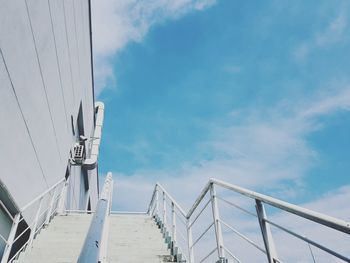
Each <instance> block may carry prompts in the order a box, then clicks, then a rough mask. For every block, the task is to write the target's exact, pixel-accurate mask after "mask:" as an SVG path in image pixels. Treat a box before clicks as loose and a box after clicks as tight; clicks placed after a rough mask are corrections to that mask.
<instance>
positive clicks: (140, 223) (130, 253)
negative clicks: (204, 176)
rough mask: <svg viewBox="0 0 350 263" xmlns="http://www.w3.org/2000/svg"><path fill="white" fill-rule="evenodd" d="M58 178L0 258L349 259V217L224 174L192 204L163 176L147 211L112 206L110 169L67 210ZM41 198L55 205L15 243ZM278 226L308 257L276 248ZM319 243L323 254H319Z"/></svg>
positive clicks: (68, 261) (105, 262)
mask: <svg viewBox="0 0 350 263" xmlns="http://www.w3.org/2000/svg"><path fill="white" fill-rule="evenodd" d="M60 186H62V182H59V183H58V184H56V185H55V186H54V187H53V188H52V189H50V190H49V191H46V192H45V193H44V194H43V195H41V196H39V197H38V198H36V199H35V200H34V201H33V202H31V203H30V204H29V205H28V206H26V207H25V209H22V211H23V212H21V213H20V214H19V215H17V216H16V217H15V218H14V224H13V228H14V229H13V230H12V231H11V232H12V233H13V234H12V235H10V237H9V239H8V240H6V242H7V249H8V250H7V251H5V253H4V256H7V258H5V257H4V256H3V258H2V261H1V262H2V263H4V262H16V263H17V262H18V263H34V262H35V263H41V262H46V263H98V262H99V263H119V262H120V263H121V262H123V263H124V262H126V263H143V262H145V263H156V262H188V263H197V262H198V263H201V262H215V263H227V262H230V263H231V262H269V263H278V262H279V263H280V262H291V263H292V262H293V263H294V262H314V263H316V262H317V263H321V262H350V258H349V250H345V252H344V251H336V250H338V248H339V244H341V243H342V242H344V240H345V239H346V240H347V241H345V242H349V234H350V223H349V222H346V221H343V220H340V219H336V218H333V217H330V216H327V215H324V214H321V213H317V212H314V211H311V210H308V209H305V208H302V207H299V206H296V205H293V204H290V203H287V202H284V201H281V200H279V199H275V198H272V197H270V196H266V195H263V194H260V193H256V192H253V191H250V190H247V189H244V188H241V187H238V186H235V185H232V184H228V183H226V182H222V181H219V180H215V179H211V180H210V181H209V182H208V183H207V185H206V186H205V187H204V189H203V190H202V192H201V193H200V195H199V196H198V198H197V199H196V201H195V202H194V204H193V205H192V207H191V208H190V209H189V210H188V211H187V212H186V211H185V210H184V209H183V208H181V206H180V205H179V204H178V203H177V202H176V201H175V199H174V198H173V197H172V196H171V195H170V194H169V193H168V192H167V191H166V190H165V189H164V188H163V187H162V186H161V185H160V184H156V186H155V189H154V192H153V195H152V198H151V202H150V204H149V207H148V210H147V211H146V212H144V213H132V212H128V213H127V212H113V211H111V200H112V191H113V180H112V175H111V173H109V174H108V176H107V179H106V181H105V185H104V188H103V191H102V194H101V198H100V199H99V201H98V204H97V208H96V210H95V211H94V212H91V211H69V210H64V209H63V211H62V209H60V205H59V204H60V203H62V200H61V199H62V198H63V197H62V196H63V194H64V187H63V188H61V187H60ZM50 193H51V194H50ZM52 193H54V194H52ZM48 197H50V198H48ZM238 197H240V198H243V200H244V202H241V201H240V199H237V198H238ZM43 200H46V202H48V203H49V204H50V205H49V206H48V208H47V209H46V210H44V211H41V205H39V206H38V211H36V212H35V213H34V215H36V216H34V221H33V222H32V223H30V224H28V225H29V226H28V227H27V228H26V229H25V230H24V233H25V231H27V232H28V231H29V230H30V235H29V238H28V240H27V241H26V242H25V244H24V245H23V246H22V247H21V248H20V249H19V250H17V251H11V247H12V245H13V244H14V243H15V242H17V240H19V237H20V236H21V235H23V234H22V233H21V232H18V231H17V226H18V221H23V220H24V218H25V217H23V214H22V213H24V211H25V210H26V209H27V208H28V207H30V206H31V205H32V204H35V203H37V202H39V203H42V202H44V201H43ZM50 200H51V201H50ZM223 205H225V207H224V209H223ZM252 207H253V209H251V208H252ZM235 211H236V212H237V211H238V212H240V213H243V214H245V215H246V216H247V217H249V218H247V219H245V221H244V222H245V223H246V224H249V225H252V224H253V225H254V224H255V225H256V227H257V228H256V231H255V232H254V233H253V234H254V235H253V236H252V235H251V233H248V234H246V233H244V231H241V230H240V229H238V222H237V221H235V220H236V219H237V217H235V219H234V220H233V219H232V217H230V216H231V215H233V214H234V213H235ZM276 211H277V213H278V212H283V213H286V214H288V215H292V216H294V217H295V218H297V219H302V220H305V221H306V222H308V223H312V224H315V225H316V226H318V227H321V228H320V231H324V229H327V231H328V230H330V231H333V232H334V233H335V235H336V234H339V233H340V234H341V235H343V236H342V237H341V238H340V239H339V243H333V244H327V245H325V244H323V243H322V242H320V241H319V240H317V239H312V238H311V237H307V236H305V235H304V234H303V233H299V231H298V230H299V229H294V228H293V227H290V226H288V225H283V224H282V223H281V222H279V221H275V217H274V215H275V214H276ZM227 215H230V216H229V217H227ZM203 219H205V220H206V221H205V220H204V221H203ZM28 229H29V230H28ZM243 230H244V229H243ZM276 231H280V232H283V233H284V234H285V235H289V236H290V237H291V238H293V239H296V240H299V241H301V242H302V243H303V244H305V247H306V248H308V251H309V254H308V257H307V258H298V260H290V259H289V260H287V261H285V259H284V255H283V253H278V252H280V251H281V250H279V249H280V248H281V247H282V245H283V244H282V243H281V242H275V241H276V239H275V238H276ZM327 233H328V234H329V233H331V232H327ZM233 236H235V237H237V238H239V241H237V242H239V243H237V242H236V243H232V242H230V239H231V238H232V237H233ZM282 242H284V240H282ZM241 243H245V244H247V245H248V246H249V247H250V248H251V249H252V250H251V251H250V250H249V252H248V255H250V254H254V253H257V255H258V257H257V258H255V259H252V258H249V257H248V259H247V258H244V260H243V259H242V258H243V257H241V254H242V253H241V252H242V251H240V249H238V248H239V245H240V244H241ZM210 244H212V245H210ZM334 247H335V248H337V249H334ZM9 249H10V250H9ZM290 249H292V250H293V249H296V247H290ZM315 251H317V252H319V251H321V252H322V253H323V254H321V256H318V254H317V253H316V254H315V253H314V252H315ZM299 259H300V260H299Z"/></svg>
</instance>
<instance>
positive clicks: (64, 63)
mask: <svg viewBox="0 0 350 263" xmlns="http://www.w3.org/2000/svg"><path fill="white" fill-rule="evenodd" d="M93 101H94V100H93V88H92V74H91V49H90V24H89V2H88V0H11V1H9V0H0V107H1V110H0V167H1V170H0V179H1V182H2V184H4V186H5V188H7V190H8V192H9V193H10V195H11V196H12V198H13V200H14V202H15V205H16V206H17V207H18V208H21V207H23V206H24V205H25V204H27V203H28V202H29V201H31V200H32V199H34V198H35V197H36V196H38V195H39V194H41V193H42V192H43V191H44V190H46V189H48V188H49V187H50V186H52V185H54V184H55V183H56V182H57V181H59V180H60V179H62V178H63V177H64V176H65V174H66V170H67V165H68V159H69V152H70V149H71V147H72V145H73V144H74V142H75V141H76V139H77V137H78V136H77V130H78V127H77V118H78V112H79V107H80V105H81V109H82V115H83V128H84V133H85V136H87V137H89V136H90V135H91V134H92V133H93V127H94V105H93ZM72 119H73V122H72ZM72 126H74V129H75V131H76V134H73V131H72V128H73V127H72ZM89 174H90V173H89ZM92 174H94V176H93V177H94V178H92V179H91V180H90V190H86V189H85V187H84V183H83V180H84V176H83V173H82V171H81V168H80V167H72V168H71V169H70V176H69V180H70V182H71V186H70V190H69V194H68V195H69V200H68V201H67V204H68V203H69V204H70V208H72V209H85V207H86V206H87V204H86V202H87V200H88V198H89V195H90V192H91V193H92V194H91V198H92V199H93V200H92V203H96V198H97V178H96V177H97V172H96V171H93V172H92Z"/></svg>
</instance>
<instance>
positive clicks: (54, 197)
mask: <svg viewBox="0 0 350 263" xmlns="http://www.w3.org/2000/svg"><path fill="white" fill-rule="evenodd" d="M65 182H66V180H65V178H63V179H61V180H59V181H58V182H57V183H56V184H54V185H53V186H51V187H50V188H49V189H47V190H46V191H45V192H43V193H42V194H40V195H39V196H37V197H36V198H34V199H33V200H32V201H30V202H29V203H28V204H26V205H25V206H23V207H22V208H21V209H20V211H19V212H18V213H17V214H16V215H15V216H14V217H12V215H11V214H10V213H9V212H8V211H7V209H6V207H5V205H4V204H3V203H2V202H1V203H0V205H1V206H2V208H4V209H5V211H7V213H8V214H9V215H10V218H11V219H12V227H11V231H10V234H9V236H8V238H5V237H3V236H2V235H0V237H1V239H2V241H3V242H5V243H6V246H5V250H4V253H3V256H2V258H1V263H7V262H12V261H13V260H15V259H17V256H18V255H19V254H20V252H21V251H24V250H25V249H26V248H27V247H28V246H29V247H30V246H31V245H32V243H33V239H34V238H35V236H36V234H37V233H38V232H39V231H40V230H41V229H42V228H43V227H44V226H45V225H47V224H49V222H50V221H51V219H52V218H53V217H54V216H55V215H56V214H57V212H58V207H59V203H60V199H64V198H61V197H63V196H62V194H64V191H61V192H60V193H59V194H58V192H59V191H60V190H61V188H63V189H64V185H65ZM46 198H49V202H48V205H47V206H43V201H44V200H45V199H46ZM35 205H36V210H35V211H34V214H35V216H34V218H33V220H32V221H31V222H28V221H27V219H26V218H25V217H24V213H25V212H26V211H28V210H29V209H30V208H32V207H35ZM22 221H26V223H27V224H28V226H27V227H26V228H25V229H24V230H23V231H22V232H20V233H17V234H16V232H17V228H18V226H19V224H20V223H21V222H22ZM27 232H28V233H30V235H29V239H28V240H27V241H26V242H25V243H24V244H23V245H22V247H21V248H20V249H19V250H18V251H17V252H16V253H15V254H14V255H12V256H11V258H10V253H11V250H12V246H13V244H14V243H15V242H17V241H18V240H20V238H21V237H22V236H23V235H24V234H25V233H27Z"/></svg>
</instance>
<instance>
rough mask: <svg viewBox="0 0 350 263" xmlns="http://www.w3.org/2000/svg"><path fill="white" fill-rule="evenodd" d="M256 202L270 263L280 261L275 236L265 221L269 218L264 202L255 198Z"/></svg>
mask: <svg viewBox="0 0 350 263" xmlns="http://www.w3.org/2000/svg"><path fill="white" fill-rule="evenodd" d="M255 203H256V206H255V208H256V212H257V215H258V219H259V225H260V229H261V234H262V236H263V239H264V244H265V250H266V255H267V259H268V262H269V263H276V262H279V260H278V257H277V252H276V248H275V244H274V242H273V238H272V233H271V229H270V225H268V224H267V223H266V221H265V220H266V219H267V217H266V212H265V208H264V205H263V204H262V202H261V201H260V200H255Z"/></svg>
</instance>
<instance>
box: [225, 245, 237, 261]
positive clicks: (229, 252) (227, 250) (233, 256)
mask: <svg viewBox="0 0 350 263" xmlns="http://www.w3.org/2000/svg"><path fill="white" fill-rule="evenodd" d="M223 249H224V250H225V251H226V252H227V253H228V254H229V255H230V256H231V257H232V258H233V259H234V260H236V262H238V263H242V262H241V261H240V260H239V259H238V258H237V257H236V256H235V255H234V254H233V253H232V252H231V251H230V250H229V249H228V248H226V247H223Z"/></svg>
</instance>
